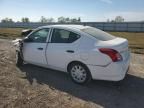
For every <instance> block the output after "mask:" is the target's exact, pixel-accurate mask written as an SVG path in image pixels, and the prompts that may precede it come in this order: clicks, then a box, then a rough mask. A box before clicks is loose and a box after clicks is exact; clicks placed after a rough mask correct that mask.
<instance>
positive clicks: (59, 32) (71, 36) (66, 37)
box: [51, 29, 80, 43]
mask: <svg viewBox="0 0 144 108" xmlns="http://www.w3.org/2000/svg"><path fill="white" fill-rule="evenodd" d="M79 37H80V36H79V35H77V34H76V33H73V32H70V31H67V30H63V29H54V30H53V34H52V38H51V43H72V42H74V41H76V40H77V39H78V38H79Z"/></svg>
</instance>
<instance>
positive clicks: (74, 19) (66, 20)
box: [58, 17, 81, 23]
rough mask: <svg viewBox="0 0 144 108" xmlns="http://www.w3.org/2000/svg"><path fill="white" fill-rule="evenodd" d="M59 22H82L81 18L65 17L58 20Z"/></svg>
mask: <svg viewBox="0 0 144 108" xmlns="http://www.w3.org/2000/svg"><path fill="white" fill-rule="evenodd" d="M58 22H59V23H76V22H81V18H80V17H79V18H78V19H77V18H69V17H67V18H65V17H59V18H58Z"/></svg>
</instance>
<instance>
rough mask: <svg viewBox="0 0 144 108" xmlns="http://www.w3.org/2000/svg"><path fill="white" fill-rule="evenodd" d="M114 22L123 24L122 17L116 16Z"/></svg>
mask: <svg viewBox="0 0 144 108" xmlns="http://www.w3.org/2000/svg"><path fill="white" fill-rule="evenodd" d="M115 22H124V18H123V17H122V16H116V18H115Z"/></svg>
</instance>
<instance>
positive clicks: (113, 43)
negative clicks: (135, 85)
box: [16, 25, 130, 84]
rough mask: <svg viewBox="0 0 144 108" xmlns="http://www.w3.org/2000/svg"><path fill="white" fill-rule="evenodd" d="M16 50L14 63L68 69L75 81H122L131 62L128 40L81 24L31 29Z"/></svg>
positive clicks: (65, 70) (82, 82)
mask: <svg viewBox="0 0 144 108" xmlns="http://www.w3.org/2000/svg"><path fill="white" fill-rule="evenodd" d="M18 45H19V48H17V49H16V52H17V53H16V64H17V66H22V65H23V63H24V62H25V63H30V64H34V65H38V66H42V67H46V68H51V69H55V70H60V71H63V72H68V73H69V75H70V77H71V79H72V80H73V81H74V82H76V83H78V84H85V83H87V82H89V81H90V80H91V79H99V80H109V81H120V80H123V79H124V77H125V75H126V73H127V71H128V68H129V64H130V52H129V48H128V41H127V40H126V39H123V38H119V37H115V36H112V35H110V34H108V33H106V32H104V31H101V30H99V29H96V28H93V27H89V26H82V25H51V26H43V27H39V28H37V29H35V30H33V31H32V32H31V33H29V34H28V35H27V36H26V37H25V38H24V39H23V40H22V41H21V42H19V44H18Z"/></svg>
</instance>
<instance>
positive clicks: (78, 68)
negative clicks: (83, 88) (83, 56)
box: [68, 63, 92, 85]
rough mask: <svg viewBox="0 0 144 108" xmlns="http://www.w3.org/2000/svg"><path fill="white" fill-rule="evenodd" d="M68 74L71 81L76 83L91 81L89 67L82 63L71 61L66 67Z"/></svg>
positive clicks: (82, 83)
mask: <svg viewBox="0 0 144 108" xmlns="http://www.w3.org/2000/svg"><path fill="white" fill-rule="evenodd" d="M68 72H69V75H70V77H71V79H72V81H73V82H75V83H77V84H81V85H84V84H87V83H89V82H90V81H91V79H92V77H91V73H90V71H89V69H88V68H87V67H86V66H85V65H84V64H82V63H72V64H70V66H69V67H68Z"/></svg>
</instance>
